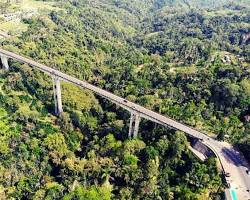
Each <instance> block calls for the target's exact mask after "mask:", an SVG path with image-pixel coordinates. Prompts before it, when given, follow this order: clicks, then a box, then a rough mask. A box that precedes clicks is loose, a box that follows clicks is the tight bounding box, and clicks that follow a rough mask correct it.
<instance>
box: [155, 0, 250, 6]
mask: <svg viewBox="0 0 250 200" xmlns="http://www.w3.org/2000/svg"><path fill="white" fill-rule="evenodd" d="M225 4H244V5H247V6H249V5H250V0H239V1H238V0H237V1H236V0H155V1H154V5H155V6H157V7H163V6H182V7H188V8H216V7H220V6H223V5H225Z"/></svg>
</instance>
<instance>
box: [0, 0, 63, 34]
mask: <svg viewBox="0 0 250 200" xmlns="http://www.w3.org/2000/svg"><path fill="white" fill-rule="evenodd" d="M55 5H56V3H55V2H44V1H35V0H22V1H21V2H20V3H13V4H12V5H11V7H10V13H18V12H20V11H21V12H24V13H26V12H28V13H32V15H33V16H34V15H37V14H39V13H41V12H49V11H52V10H55V11H58V10H60V8H58V7H56V6H55ZM2 16H3V15H2ZM27 28H28V26H27V25H26V24H24V23H22V22H18V20H17V21H16V20H13V21H8V22H3V23H0V31H1V32H4V33H8V34H9V35H18V34H21V33H22V32H25V31H26V30H27Z"/></svg>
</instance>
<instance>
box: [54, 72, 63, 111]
mask: <svg viewBox="0 0 250 200" xmlns="http://www.w3.org/2000/svg"><path fill="white" fill-rule="evenodd" d="M53 90H54V100H55V114H56V115H58V116H59V115H60V114H61V113H62V112H63V109H62V94H61V83H60V80H59V78H58V77H56V76H54V77H53Z"/></svg>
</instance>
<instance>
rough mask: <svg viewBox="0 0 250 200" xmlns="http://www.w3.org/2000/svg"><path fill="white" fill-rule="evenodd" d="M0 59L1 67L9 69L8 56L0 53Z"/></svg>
mask: <svg viewBox="0 0 250 200" xmlns="http://www.w3.org/2000/svg"><path fill="white" fill-rule="evenodd" d="M1 61H2V65H3V68H4V69H5V70H7V71H8V70H9V64H8V58H7V57H6V56H4V55H1Z"/></svg>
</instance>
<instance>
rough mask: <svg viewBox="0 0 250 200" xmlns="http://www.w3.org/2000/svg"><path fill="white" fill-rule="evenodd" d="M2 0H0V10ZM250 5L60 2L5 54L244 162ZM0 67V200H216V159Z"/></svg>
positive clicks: (249, 104) (23, 70) (82, 95)
mask: <svg viewBox="0 0 250 200" xmlns="http://www.w3.org/2000/svg"><path fill="white" fill-rule="evenodd" d="M8 5H11V3H9V4H5V5H4V6H5V10H6V9H8ZM249 5H250V2H249V1H247V0H245V1H238V2H237V3H233V2H232V3H228V1H226V0H225V1H224V0H220V1H215V0H206V1H202V0H199V1H194V0H134V1H129V0H95V1H89V0H70V1H68V0H67V1H66V0H65V1H64V0H57V2H56V6H57V7H58V8H60V9H59V10H56V11H51V12H49V13H46V14H45V13H44V12H42V13H41V14H40V15H37V16H33V17H31V18H26V19H23V23H25V24H27V25H28V30H27V31H25V32H23V33H22V34H21V35H19V36H16V37H10V38H7V39H2V40H1V46H2V48H5V49H7V50H10V51H13V52H16V53H18V54H21V55H24V56H27V57H30V58H33V59H34V60H36V61H37V62H40V63H43V64H46V65H48V66H50V67H53V68H56V69H60V70H61V71H63V72H66V73H67V74H70V75H73V76H75V77H77V78H79V79H82V80H86V81H88V82H90V83H93V84H94V85H97V86H99V87H101V88H103V89H106V90H108V91H111V92H113V93H114V94H117V95H119V96H122V97H125V98H127V99H128V100H131V101H133V102H136V103H138V104H140V105H142V106H145V107H147V108H149V109H152V110H154V111H157V112H159V113H161V114H165V115H167V116H170V117H171V118H173V119H176V120H178V121H181V122H183V123H185V124H188V125H190V126H192V127H195V128H196V129H198V130H201V131H203V132H205V133H207V134H209V135H210V136H212V137H215V138H217V139H218V140H226V141H228V142H230V143H233V144H235V145H236V146H237V147H238V148H240V150H241V151H242V152H243V153H244V154H245V156H246V157H247V158H248V159H249V161H250V157H249V155H250V151H249V149H250V123H249V122H250V7H249ZM10 66H11V70H10V71H9V72H5V71H3V70H1V71H0V119H1V120H0V199H37V200H38V199H47V200H49V199H65V200H70V199H72V200H73V199H84V200H85V199H89V200H98V199H100V200H101V199H107V200H108V199H124V200H125V199H126V200H127V199H159V200H160V199H180V200H183V199H187V200H189V199H190V200H193V199H199V200H202V199H221V198H222V193H223V181H222V180H221V176H220V172H219V171H218V169H217V168H218V167H217V163H216V159H215V158H209V159H207V160H206V161H205V162H201V161H199V160H198V159H197V158H196V157H195V156H194V155H193V154H192V153H191V152H190V151H189V148H188V147H189V141H188V139H187V138H186V136H185V134H184V133H182V132H178V131H175V130H172V129H167V128H164V127H161V126H158V125H156V124H154V123H152V122H149V121H146V120H142V123H141V125H140V131H139V132H140V137H139V138H137V139H128V137H127V136H128V135H127V134H128V124H129V117H130V116H129V113H127V112H125V111H124V110H123V109H121V108H119V107H117V106H115V105H113V104H112V103H111V102H108V101H106V100H105V99H103V98H101V97H98V96H95V95H94V94H93V93H91V92H90V91H87V90H86V91H85V90H81V89H79V88H77V87H75V86H72V85H70V84H68V83H62V99H63V108H64V113H63V114H62V116H60V117H56V116H55V115H54V101H53V90H52V86H53V85H52V80H51V78H50V77H49V76H47V75H45V74H43V73H41V72H39V71H36V70H34V69H32V68H30V67H28V66H26V65H23V64H21V63H18V62H14V61H11V62H10Z"/></svg>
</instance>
